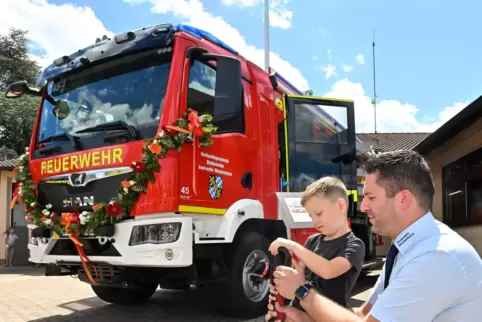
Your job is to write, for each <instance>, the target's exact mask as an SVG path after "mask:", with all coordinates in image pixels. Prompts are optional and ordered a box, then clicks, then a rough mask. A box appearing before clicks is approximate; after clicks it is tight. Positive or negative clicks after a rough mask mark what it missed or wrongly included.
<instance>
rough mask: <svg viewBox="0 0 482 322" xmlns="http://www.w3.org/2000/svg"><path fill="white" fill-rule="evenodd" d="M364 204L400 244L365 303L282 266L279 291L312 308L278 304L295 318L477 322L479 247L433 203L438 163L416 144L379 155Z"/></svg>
mask: <svg viewBox="0 0 482 322" xmlns="http://www.w3.org/2000/svg"><path fill="white" fill-rule="evenodd" d="M364 168H365V172H366V181H365V188H364V198H363V201H362V204H361V210H362V211H363V212H365V213H366V214H367V216H368V218H369V220H370V223H371V224H372V230H373V232H375V233H377V234H380V235H382V236H389V237H391V239H392V240H393V243H392V245H391V247H390V250H389V251H388V255H387V259H386V262H385V265H384V268H383V270H382V273H381V274H380V277H379V278H378V281H377V282H376V284H375V287H374V289H373V291H372V293H371V295H370V298H369V300H368V301H367V302H366V303H365V304H364V305H362V306H361V307H360V308H356V309H354V310H347V309H345V308H343V307H341V306H340V305H338V304H336V303H334V302H333V301H331V300H329V299H328V298H326V297H325V296H323V295H321V294H319V293H318V292H316V291H315V290H313V289H309V288H306V287H304V286H301V287H300V286H298V285H297V281H298V278H299V276H300V275H301V274H302V272H299V271H297V270H295V269H289V268H286V267H281V268H280V269H279V270H277V271H275V272H274V274H273V275H274V277H275V280H274V282H275V285H276V291H277V292H278V293H279V294H280V295H281V296H283V297H291V296H295V294H296V297H297V298H298V299H299V301H300V305H301V306H302V307H303V309H304V310H305V311H306V312H307V313H304V312H302V311H300V310H297V309H295V308H294V307H287V306H285V307H280V306H279V305H277V306H276V307H277V310H278V311H279V312H283V313H285V314H286V315H287V317H288V318H287V321H316V322H322V321H330V322H337V321H340V322H341V321H343V322H351V321H353V322H379V321H381V322H388V321H397V322H413V321H417V322H431V321H436V322H449V321H458V322H473V321H481V316H482V259H481V258H480V256H479V254H478V253H477V251H476V250H475V249H474V247H473V246H472V245H471V244H470V243H469V242H467V241H466V240H465V239H464V238H462V237H461V236H460V235H459V234H457V233H456V232H455V231H454V230H452V229H451V228H450V227H448V226H447V225H445V224H443V223H441V222H440V221H438V220H436V219H435V218H434V216H433V215H432V213H431V211H430V208H431V206H432V201H433V196H434V193H435V187H434V183H433V179H432V174H431V171H430V167H429V166H428V164H427V162H426V161H425V159H424V158H423V157H422V156H421V155H419V154H418V153H416V152H414V151H410V150H400V151H393V152H385V153H381V154H376V155H373V156H371V157H370V158H369V159H368V160H367V161H366V163H365V165H364Z"/></svg>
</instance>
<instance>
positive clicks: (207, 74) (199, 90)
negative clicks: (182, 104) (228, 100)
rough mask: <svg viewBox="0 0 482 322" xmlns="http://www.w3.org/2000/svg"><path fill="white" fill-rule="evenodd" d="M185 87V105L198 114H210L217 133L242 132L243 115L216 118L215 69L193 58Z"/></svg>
mask: <svg viewBox="0 0 482 322" xmlns="http://www.w3.org/2000/svg"><path fill="white" fill-rule="evenodd" d="M188 82H189V84H188V89H187V107H188V108H192V109H193V110H196V111H197V112H198V113H199V115H201V114H210V115H212V116H213V117H214V119H213V121H212V123H213V124H215V125H216V126H217V127H218V131H217V133H227V132H244V115H242V113H240V115H237V117H236V118H231V119H227V120H216V117H215V115H216V111H215V110H214V100H215V97H216V69H214V68H213V67H211V66H209V65H207V64H205V63H202V62H200V61H197V60H195V61H194V62H193V63H192V65H191V68H190V70H189V80H188Z"/></svg>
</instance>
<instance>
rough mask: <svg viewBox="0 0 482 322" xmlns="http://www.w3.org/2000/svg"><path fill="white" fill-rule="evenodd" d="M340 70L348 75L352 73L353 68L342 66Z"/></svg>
mask: <svg viewBox="0 0 482 322" xmlns="http://www.w3.org/2000/svg"><path fill="white" fill-rule="evenodd" d="M342 69H343V71H344V72H346V73H349V72H352V71H353V66H351V65H345V64H343V66H342Z"/></svg>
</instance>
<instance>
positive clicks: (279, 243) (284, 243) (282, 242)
mask: <svg viewBox="0 0 482 322" xmlns="http://www.w3.org/2000/svg"><path fill="white" fill-rule="evenodd" d="M295 244H296V242H294V241H292V240H289V239H285V238H278V239H276V240H275V241H274V242H272V243H271V245H270V246H269V251H270V252H271V254H272V255H273V256H276V255H278V249H279V248H280V247H286V248H287V249H288V250H289V251H290V252H291V251H293V246H294V245H295Z"/></svg>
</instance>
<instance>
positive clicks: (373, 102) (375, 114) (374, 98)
mask: <svg viewBox="0 0 482 322" xmlns="http://www.w3.org/2000/svg"><path fill="white" fill-rule="evenodd" d="M372 52H373V99H372V104H373V114H374V117H375V134H376V133H377V86H376V80H375V79H376V74H375V30H374V31H373V41H372Z"/></svg>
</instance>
